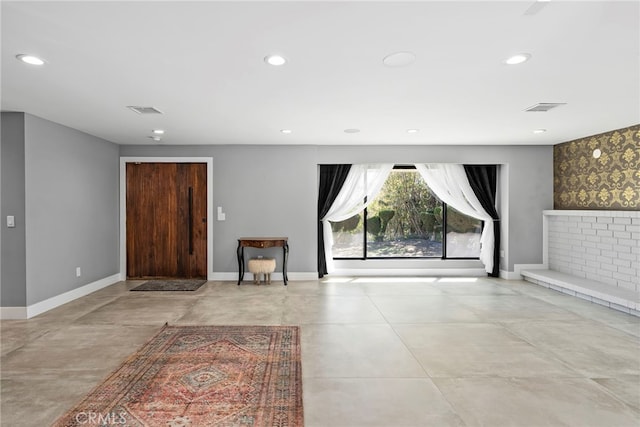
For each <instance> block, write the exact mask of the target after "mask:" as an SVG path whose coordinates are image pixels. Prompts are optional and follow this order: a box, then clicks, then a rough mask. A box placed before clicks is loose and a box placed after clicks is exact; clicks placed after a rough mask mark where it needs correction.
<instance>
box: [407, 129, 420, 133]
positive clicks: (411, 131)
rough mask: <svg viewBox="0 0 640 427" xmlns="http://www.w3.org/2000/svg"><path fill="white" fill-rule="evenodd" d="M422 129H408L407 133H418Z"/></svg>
mask: <svg viewBox="0 0 640 427" xmlns="http://www.w3.org/2000/svg"><path fill="white" fill-rule="evenodd" d="M418 132H420V129H407V133H418Z"/></svg>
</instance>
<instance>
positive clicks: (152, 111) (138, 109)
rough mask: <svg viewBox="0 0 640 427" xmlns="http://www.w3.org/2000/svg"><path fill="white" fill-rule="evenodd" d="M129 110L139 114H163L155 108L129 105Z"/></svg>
mask: <svg viewBox="0 0 640 427" xmlns="http://www.w3.org/2000/svg"><path fill="white" fill-rule="evenodd" d="M127 108H128V109H130V110H131V111H135V112H136V113H138V114H162V111H160V110H158V109H157V108H155V107H139V106H136V105H128V106H127Z"/></svg>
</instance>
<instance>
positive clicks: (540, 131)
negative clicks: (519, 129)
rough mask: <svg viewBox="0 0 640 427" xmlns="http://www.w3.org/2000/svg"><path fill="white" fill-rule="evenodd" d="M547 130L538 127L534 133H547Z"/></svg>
mask: <svg viewBox="0 0 640 427" xmlns="http://www.w3.org/2000/svg"><path fill="white" fill-rule="evenodd" d="M546 131H547V130H546V129H536V130H534V131H533V133H545V132H546Z"/></svg>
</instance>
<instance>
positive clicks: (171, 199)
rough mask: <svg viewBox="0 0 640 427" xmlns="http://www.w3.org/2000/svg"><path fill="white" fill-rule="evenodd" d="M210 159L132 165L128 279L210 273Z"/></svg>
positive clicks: (130, 174) (179, 276)
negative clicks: (208, 233) (208, 193)
mask: <svg viewBox="0 0 640 427" xmlns="http://www.w3.org/2000/svg"><path fill="white" fill-rule="evenodd" d="M206 222H207V165H206V163H127V277H128V278H132V279H135V278H150V277H168V278H203V279H205V278H206V277H207V223H206Z"/></svg>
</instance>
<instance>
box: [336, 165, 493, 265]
mask: <svg viewBox="0 0 640 427" xmlns="http://www.w3.org/2000/svg"><path fill="white" fill-rule="evenodd" d="M393 170H416V167H415V166H414V165H402V164H399V165H394V166H393ZM366 201H367V200H366V196H365V203H366ZM440 206H442V255H441V256H412V257H408V256H385V257H373V256H367V208H364V209H363V211H362V217H363V237H362V240H363V242H362V243H363V248H362V253H363V256H362V257H333V259H334V260H335V261H354V260H356V261H366V260H386V259H401V260H411V259H418V260H420V259H423V260H424V259H440V260H448V259H450V260H479V259H480V257H448V256H447V233H446V229H447V211H448V205H447V204H446V203H445V202H443V201H442V200H441V201H440ZM480 223H481V226H482V227H483V228H484V221H482V220H480Z"/></svg>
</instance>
